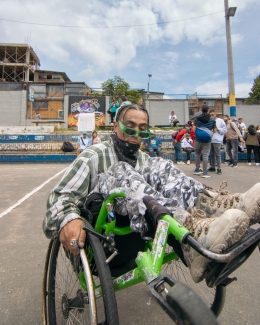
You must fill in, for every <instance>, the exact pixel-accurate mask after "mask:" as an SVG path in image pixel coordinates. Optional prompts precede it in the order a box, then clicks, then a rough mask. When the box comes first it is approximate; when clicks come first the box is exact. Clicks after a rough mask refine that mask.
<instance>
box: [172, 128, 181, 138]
mask: <svg viewBox="0 0 260 325" xmlns="http://www.w3.org/2000/svg"><path fill="white" fill-rule="evenodd" d="M181 130H182V129H178V130H175V131H173V133H172V141H174V140H175V139H176V137H177V135H178V134H179V133H180V131H181Z"/></svg>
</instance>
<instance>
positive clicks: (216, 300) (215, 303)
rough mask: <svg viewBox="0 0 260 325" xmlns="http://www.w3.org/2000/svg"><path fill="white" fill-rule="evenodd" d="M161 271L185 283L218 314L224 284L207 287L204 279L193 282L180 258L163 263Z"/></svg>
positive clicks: (221, 305) (223, 302)
mask: <svg viewBox="0 0 260 325" xmlns="http://www.w3.org/2000/svg"><path fill="white" fill-rule="evenodd" d="M166 249H167V251H168V252H171V251H172V248H170V247H169V246H168V247H167V248H166ZM162 273H167V274H169V275H170V276H171V277H172V278H173V279H175V280H176V281H179V282H181V283H185V284H187V285H188V286H189V287H190V288H191V289H192V290H194V291H195V292H196V294H197V295H198V296H199V297H200V298H201V299H202V300H203V301H204V303H206V305H207V306H208V308H210V309H211V310H212V311H213V312H214V314H215V315H216V316H217V317H218V316H219V315H220V313H221V311H222V309H223V307H224V304H225V298H226V287H225V286H221V285H218V286H217V287H216V288H209V287H208V286H207V284H206V282H205V281H202V282H199V283H195V282H194V281H193V280H192V277H191V275H190V272H189V269H188V268H187V267H186V266H185V265H184V264H183V263H182V261H181V260H180V259H176V260H173V261H171V262H170V263H168V264H165V265H164V266H163V269H162Z"/></svg>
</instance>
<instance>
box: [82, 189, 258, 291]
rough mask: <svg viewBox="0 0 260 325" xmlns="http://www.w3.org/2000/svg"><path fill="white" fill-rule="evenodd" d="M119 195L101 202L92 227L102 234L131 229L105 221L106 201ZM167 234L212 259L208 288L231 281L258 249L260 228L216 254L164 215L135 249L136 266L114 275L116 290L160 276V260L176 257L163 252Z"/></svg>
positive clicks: (114, 221)
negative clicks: (151, 234) (139, 249)
mask: <svg viewBox="0 0 260 325" xmlns="http://www.w3.org/2000/svg"><path fill="white" fill-rule="evenodd" d="M118 197H121V198H124V197H125V194H124V192H117V193H112V194H111V195H110V196H109V197H108V199H106V200H105V201H104V202H103V204H102V207H101V209H100V212H99V215H98V218H97V221H96V224H95V228H94V229H95V232H96V234H101V233H102V232H104V231H105V235H109V234H110V233H113V234H115V235H119V236H123V235H127V234H129V233H131V232H132V230H131V228H130V226H128V227H124V228H118V227H116V220H113V221H112V222H110V223H108V222H107V204H113V202H114V200H115V199H116V198H118ZM169 234H172V235H173V236H174V237H175V238H176V239H177V240H178V241H179V242H180V243H182V244H188V245H190V246H191V247H192V248H194V249H195V250H196V251H197V252H199V253H200V254H201V255H202V256H204V257H206V258H208V259H209V260H211V261H213V262H215V263H213V267H212V268H211V271H210V272H208V274H207V276H206V283H207V285H208V287H211V288H212V287H215V286H217V285H220V284H222V285H224V286H226V285H227V284H229V283H230V282H232V281H233V280H234V279H235V278H234V279H229V278H228V275H230V274H231V273H232V272H233V271H234V270H235V269H237V268H238V267H239V266H240V265H241V264H243V263H244V262H245V261H246V259H247V258H248V257H249V256H250V255H251V254H252V252H253V251H254V249H255V248H256V246H257V245H258V246H259V249H260V244H259V242H260V228H258V229H257V230H251V233H250V234H249V235H247V236H246V237H244V238H243V239H242V240H241V241H240V242H239V243H237V244H236V245H234V246H233V247H232V248H231V249H229V250H228V251H227V252H226V253H223V254H217V253H213V252H211V251H209V250H207V249H206V248H204V247H203V246H202V245H200V244H199V243H198V242H197V241H196V240H195V239H194V238H193V237H192V236H191V233H190V231H189V230H188V229H187V228H185V227H184V226H182V225H181V224H180V223H179V222H178V221H177V220H175V219H174V218H173V217H172V216H171V215H164V216H163V217H162V218H161V220H160V221H159V223H158V226H157V229H156V234H155V237H154V239H153V240H149V241H147V243H146V245H145V248H144V250H143V251H142V252H139V253H138V255H137V258H136V264H137V267H136V268H134V269H132V270H130V271H128V272H126V273H124V274H122V275H121V276H118V277H116V278H113V285H114V290H115V291H119V290H123V289H125V288H128V287H130V286H133V285H136V284H138V283H140V282H143V281H145V282H146V283H147V284H150V283H151V282H152V281H154V280H155V279H157V278H158V279H159V278H160V277H159V276H160V273H161V269H162V266H163V264H166V263H169V262H170V261H173V260H175V259H177V258H179V256H178V255H177V254H176V253H175V252H174V251H172V252H171V253H167V254H165V249H166V244H167V238H168V235H169ZM82 279H83V278H82ZM82 279H81V281H82V284H81V285H82V286H83V287H85V283H84V280H82ZM101 294H102V289H101V287H96V288H95V295H96V297H98V296H100V295H101Z"/></svg>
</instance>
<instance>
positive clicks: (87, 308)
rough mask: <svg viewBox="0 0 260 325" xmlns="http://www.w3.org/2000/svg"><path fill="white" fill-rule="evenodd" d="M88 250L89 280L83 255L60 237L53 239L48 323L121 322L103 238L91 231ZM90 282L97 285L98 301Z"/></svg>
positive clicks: (47, 305)
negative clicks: (100, 238) (63, 243)
mask: <svg viewBox="0 0 260 325" xmlns="http://www.w3.org/2000/svg"><path fill="white" fill-rule="evenodd" d="M88 227H90V225H88ZM85 251H86V257H87V258H86V260H87V263H88V264H89V265H90V272H91V273H90V277H88V278H87V279H86V277H85V275H84V271H83V266H82V261H81V258H80V257H79V256H74V255H73V254H71V253H70V252H69V251H67V250H66V249H65V248H64V247H63V246H62V244H61V243H60V242H59V239H55V240H53V244H52V247H51V251H50V257H49V263H48V271H47V277H46V293H45V295H46V304H45V306H46V307H45V309H46V310H45V312H46V319H47V324H49V325H54V324H55V325H63V324H75V325H76V324H91V325H92V324H111V325H118V324H119V320H118V312H117V304H116V298H115V293H114V289H113V284H112V279H111V274H110V270H109V267H108V265H107V264H106V263H105V260H106V257H105V254H104V251H103V248H102V246H101V244H100V241H99V239H98V238H96V237H94V236H93V235H90V234H87V248H86V250H85ZM85 262H86V261H85ZM87 282H91V283H87ZM88 284H90V286H93V287H94V300H95V301H94V303H93V302H91V297H90V294H89V292H88V289H87V287H88V286H87V285H88ZM98 298H99V299H98ZM92 301H93V300H92ZM95 305H96V306H95ZM95 309H96V310H95ZM95 313H96V315H97V321H95V320H94V319H95V317H93V314H94V315H95Z"/></svg>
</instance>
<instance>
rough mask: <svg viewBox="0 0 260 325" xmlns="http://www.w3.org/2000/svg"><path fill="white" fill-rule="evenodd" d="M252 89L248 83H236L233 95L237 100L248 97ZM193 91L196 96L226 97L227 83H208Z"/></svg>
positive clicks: (223, 81)
mask: <svg viewBox="0 0 260 325" xmlns="http://www.w3.org/2000/svg"><path fill="white" fill-rule="evenodd" d="M251 87H252V84H250V83H238V84H236V85H235V93H236V97H237V98H243V97H248V93H249V91H250V89H251ZM195 90H196V91H197V92H198V94H222V96H223V97H226V95H227V94H228V92H229V91H228V81H227V80H219V81H209V82H206V83H204V84H203V85H200V86H197V87H196V88H195Z"/></svg>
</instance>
